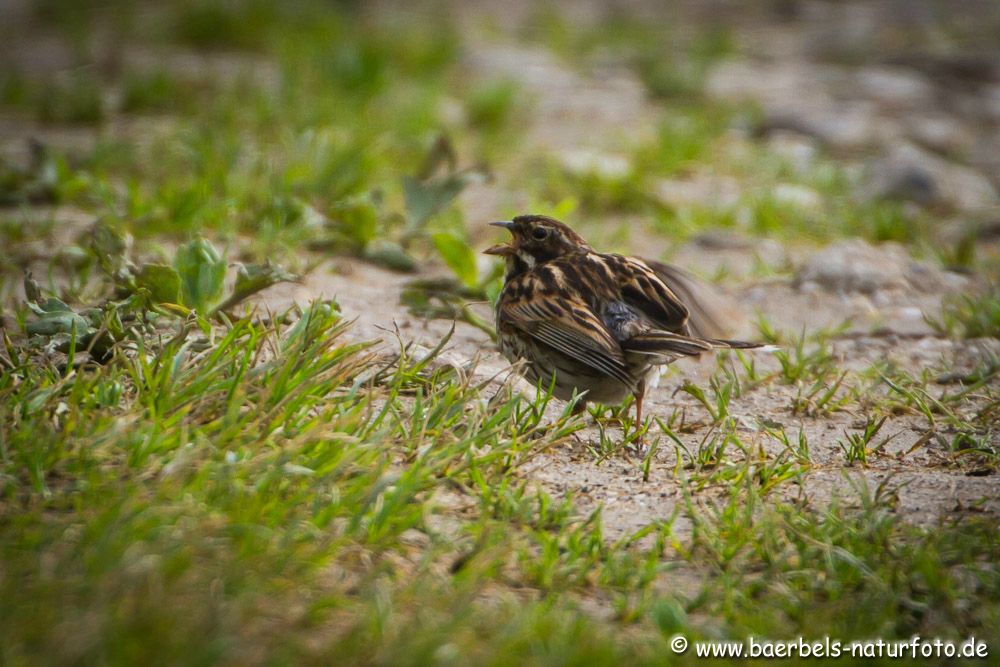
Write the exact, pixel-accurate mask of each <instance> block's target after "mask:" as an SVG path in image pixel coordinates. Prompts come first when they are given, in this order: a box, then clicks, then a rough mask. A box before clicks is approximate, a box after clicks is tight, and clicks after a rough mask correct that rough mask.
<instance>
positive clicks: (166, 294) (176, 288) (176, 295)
mask: <svg viewBox="0 0 1000 667" xmlns="http://www.w3.org/2000/svg"><path fill="white" fill-rule="evenodd" d="M135 283H136V285H137V286H139V287H145V288H146V289H148V290H149V294H150V298H152V300H153V301H154V302H156V303H178V302H179V301H180V297H181V277H180V275H178V273H177V271H176V270H175V269H174V268H173V267H172V266H167V265H166V264H145V265H143V267H142V269H141V270H140V271H139V275H137V276H136V277H135Z"/></svg>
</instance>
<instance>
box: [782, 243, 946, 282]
mask: <svg viewBox="0 0 1000 667" xmlns="http://www.w3.org/2000/svg"><path fill="white" fill-rule="evenodd" d="M942 273H943V272H942V271H940V270H939V269H936V268H934V267H932V266H929V265H927V264H923V263H920V262H916V261H914V260H913V259H911V258H910V257H909V255H908V254H907V253H906V251H905V250H904V249H903V248H902V247H901V246H899V245H897V244H894V243H884V244H882V245H880V246H872V245H869V244H868V243H866V242H864V241H862V240H860V239H847V240H844V241H838V242H836V243H831V244H830V245H828V246H827V247H825V248H823V249H822V250H819V251H818V252H816V253H814V254H813V255H811V256H809V257H808V258H807V259H806V260H805V261H804V262H803V263H802V266H801V267H800V268H799V270H798V272H797V273H796V275H795V280H794V283H793V284H794V286H795V287H796V288H797V289H799V290H800V291H803V292H808V291H814V290H816V289H823V290H826V291H829V292H837V293H840V294H851V293H862V294H869V295H871V294H876V293H877V292H879V291H882V290H892V289H906V288H913V289H918V290H920V291H933V290H936V289H938V288H940V287H941V286H942V285H943V283H944V280H943V279H942Z"/></svg>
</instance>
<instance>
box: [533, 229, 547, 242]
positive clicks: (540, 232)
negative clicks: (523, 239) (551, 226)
mask: <svg viewBox="0 0 1000 667" xmlns="http://www.w3.org/2000/svg"><path fill="white" fill-rule="evenodd" d="M548 235H549V230H547V229H546V228H545V227H535V229H534V231H532V232H531V237H532V238H533V239H535V240H536V241H543V240H545V237H546V236H548Z"/></svg>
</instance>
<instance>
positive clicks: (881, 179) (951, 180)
mask: <svg viewBox="0 0 1000 667" xmlns="http://www.w3.org/2000/svg"><path fill="white" fill-rule="evenodd" d="M863 192H864V194H866V195H868V196H870V197H885V198H894V199H902V200H907V201H913V202H916V203H918V204H921V205H929V204H946V205H949V206H953V207H955V208H958V209H961V210H976V209H984V208H989V207H991V206H996V205H997V204H998V203H1000V197H998V195H997V191H996V188H994V187H993V184H992V183H990V181H989V180H988V179H987V178H986V177H985V176H983V175H982V174H980V173H979V172H977V171H976V170H974V169H971V168H969V167H966V166H964V165H960V164H956V163H954V162H950V161H948V160H945V159H944V158H941V157H938V156H937V155H934V154H932V153H929V152H927V151H925V150H923V149H921V148H918V147H917V146H914V145H913V144H908V143H903V144H900V145H897V146H894V147H893V148H891V149H890V151H889V153H888V155H886V156H885V157H883V158H880V159H878V160H876V161H875V162H874V163H873V164H872V165H870V168H869V181H868V184H867V185H866V186H865V187H864V188H863Z"/></svg>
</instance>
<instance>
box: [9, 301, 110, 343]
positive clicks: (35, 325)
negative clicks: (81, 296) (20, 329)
mask: <svg viewBox="0 0 1000 667" xmlns="http://www.w3.org/2000/svg"><path fill="white" fill-rule="evenodd" d="M28 307H29V308H31V310H32V311H34V313H35V314H36V315H37V316H38V319H37V320H33V321H31V322H28V323H26V324H25V325H24V330H25V332H26V333H27V334H28V335H29V336H34V335H39V336H55V335H56V334H60V333H64V334H68V333H72V332H73V330H74V329H75V330H76V334H77V336H80V337H83V336H85V335H87V334H90V333H93V331H94V329H93V328H92V327H91V326H90V321H89V320H88V319H87V318H85V317H83V316H82V315H78V314H77V313H75V312H73V310H72V309H71V308H70V307H69V306H67V305H66V304H65V303H63V302H62V301H60V300H59V299H56V298H55V297H51V298H49V299H48V300H47V301H45V302H44V303H42V304H37V303H35V302H33V301H29V302H28Z"/></svg>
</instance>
